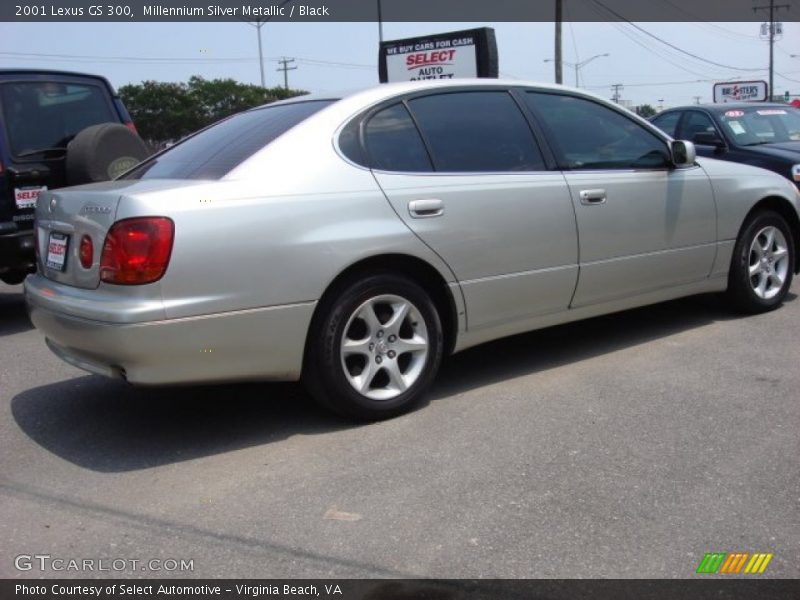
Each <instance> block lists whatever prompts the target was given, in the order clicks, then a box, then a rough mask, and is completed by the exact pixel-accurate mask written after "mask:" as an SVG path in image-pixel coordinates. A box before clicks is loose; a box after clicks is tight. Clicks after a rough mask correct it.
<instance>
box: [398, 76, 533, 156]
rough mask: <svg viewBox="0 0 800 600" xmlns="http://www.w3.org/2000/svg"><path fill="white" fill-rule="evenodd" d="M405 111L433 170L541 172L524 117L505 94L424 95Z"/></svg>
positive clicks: (531, 136)
mask: <svg viewBox="0 0 800 600" xmlns="http://www.w3.org/2000/svg"><path fill="white" fill-rule="evenodd" d="M409 106H410V107H411V112H413V113H414V117H415V118H416V119H417V123H418V124H419V127H420V129H421V130H422V133H423V135H424V136H425V138H426V140H427V141H428V143H429V144H430V148H431V152H432V153H433V162H434V166H435V167H436V170H437V171H450V172H454V171H534V170H544V168H545V165H544V161H543V159H542V155H541V154H540V152H539V149H538V147H537V146H536V142H535V140H534V138H533V134H532V133H531V130H530V127H528V123H527V121H526V120H525V117H523V116H522V112H521V111H520V110H519V107H518V106H517V105H516V103H515V102H514V100H513V99H512V98H511V96H510V95H509V94H508V93H507V92H505V91H486V92H459V93H452V94H438V95H435V96H425V97H423V98H416V99H414V100H411V101H410V102H409Z"/></svg>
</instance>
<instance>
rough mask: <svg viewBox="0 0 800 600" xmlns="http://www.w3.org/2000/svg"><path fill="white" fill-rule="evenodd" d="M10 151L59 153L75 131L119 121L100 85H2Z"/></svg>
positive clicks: (39, 154)
mask: <svg viewBox="0 0 800 600" xmlns="http://www.w3.org/2000/svg"><path fill="white" fill-rule="evenodd" d="M0 99H2V109H3V120H4V121H5V125H6V127H5V128H6V130H7V132H8V141H9V143H10V145H11V153H12V154H13V155H14V156H16V157H18V158H25V157H35V158H43V157H54V158H56V157H59V154H58V153H54V152H53V151H54V150H55V149H59V150H62V151H63V150H64V149H65V148H66V145H67V143H68V142H69V141H70V140H71V139H72V138H73V137H75V134H76V133H78V132H79V131H81V130H82V129H85V128H86V127H89V126H90V125H97V124H98V123H108V122H115V121H116V122H118V121H119V119H118V118H116V116H115V114H114V113H113V112H112V108H111V105H110V102H109V101H108V98H107V95H106V93H105V90H104V89H103V88H101V87H100V86H98V85H92V84H79V83H62V82H54V81H24V82H9V83H4V84H3V85H2V86H0Z"/></svg>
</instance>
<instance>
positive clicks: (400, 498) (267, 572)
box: [0, 283, 800, 578]
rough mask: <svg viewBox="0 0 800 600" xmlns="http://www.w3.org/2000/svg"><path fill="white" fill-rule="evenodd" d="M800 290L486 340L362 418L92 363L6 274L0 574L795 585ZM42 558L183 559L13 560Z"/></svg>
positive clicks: (677, 305) (682, 304) (299, 394)
mask: <svg viewBox="0 0 800 600" xmlns="http://www.w3.org/2000/svg"><path fill="white" fill-rule="evenodd" d="M799 285H800V284H798V283H795V284H794V286H793V289H792V291H793V293H790V295H789V298H788V301H787V303H786V304H785V306H784V307H783V308H782V309H780V310H778V311H776V312H773V313H770V314H766V315H760V316H756V317H746V318H745V317H739V316H736V315H732V314H731V313H729V312H728V311H726V310H725V308H724V306H723V305H722V304H721V303H720V301H719V300H718V299H717V298H715V297H698V298H692V299H687V300H680V301H676V302H670V303H666V304H661V305H657V306H654V307H649V308H645V309H639V310H635V311H629V312H626V313H621V314H618V315H611V316H607V317H602V318H598V319H593V320H591V321H586V322H582V323H575V324H571V325H567V326H561V327H556V328H551V329H548V330H544V331H540V332H534V333H531V334H526V335H522V336H517V337H514V338H510V339H507V340H502V341H498V342H494V343H491V344H487V345H484V346H481V347H478V348H474V349H472V350H469V351H466V352H464V353H462V354H460V355H457V356H455V357H453V358H452V359H451V360H450V361H449V362H448V363H447V364H446V366H445V367H444V370H443V372H442V373H441V375H440V377H439V380H438V383H437V384H436V385H435V387H434V389H433V392H432V394H431V397H430V401H429V402H428V403H427V404H426V405H425V406H423V407H422V408H421V409H419V410H417V411H415V412H413V413H411V414H408V415H405V416H403V417H401V418H398V419H394V420H391V421H388V422H383V423H377V424H369V425H353V424H350V423H347V422H343V421H341V420H339V419H337V418H335V417H333V416H330V415H328V414H327V413H325V412H324V411H322V410H321V409H318V408H317V407H316V406H315V405H314V404H313V403H312V402H311V400H310V399H308V398H307V396H306V394H305V393H304V392H303V390H302V389H301V388H300V387H299V386H298V385H294V384H264V385H255V384H247V385H231V386H208V387H191V388H173V389H138V388H133V387H130V386H127V385H126V384H123V383H120V382H115V381H110V380H106V379H103V378H101V377H97V376H93V375H88V374H86V373H83V372H82V371H79V370H77V369H74V368H72V367H70V366H68V365H66V364H64V363H62V362H60V361H59V360H58V359H57V358H56V357H55V356H53V355H52V354H51V353H50V352H49V350H47V348H46V347H45V345H44V341H43V338H42V336H41V335H40V334H39V333H38V332H37V331H35V330H33V329H32V328H31V325H30V323H29V321H28V319H27V316H26V314H25V308H24V303H23V300H22V296H21V293H20V291H21V286H16V287H9V286H4V285H2V284H0V400H1V401H2V416H1V417H0V444H1V445H2V448H1V449H0V465H1V466H0V495H1V496H2V499H1V500H0V539H2V540H3V542H2V548H3V552H2V557H1V558H0V577H12V578H13V577H41V576H44V577H55V576H68V577H77V576H83V577H86V576H98V575H101V576H102V575H106V574H108V575H112V576H129V575H135V576H158V577H163V576H180V577H236V578H240V577H242V578H243V577H339V578H360V577H370V578H371V577H447V578H482V577H501V578H539V577H543V578H549V577H567V578H572V577H603V578H607V577H620V578H628V577H631V578H645V577H659V578H660V577H665V578H673V577H691V576H693V575H694V572H695V569H696V568H697V566H698V564H699V562H700V560H701V559H702V558H703V556H704V554H705V553H706V552H712V551H723V552H737V551H742V552H772V553H774V558H773V559H772V561H771V563H770V564H769V566H768V569H767V571H766V572H765V574H764V575H763V576H764V577H789V578H795V577H798V576H800V518H798V517H800V510H799V507H800V469H798V467H797V465H798V458H800V442H799V441H798V440H799V436H798V431H800V402H798V400H800V368H798V364H799V363H800V343H798V342H799V341H800V336H799V335H798V333H800V300H798V294H800V287H798V286H799ZM35 554H48V555H50V556H51V557H54V558H55V557H59V558H63V559H84V558H98V559H99V558H105V559H108V560H114V559H125V560H127V561H131V560H138V561H148V560H151V559H159V560H162V561H166V560H170V559H174V560H178V561H179V560H181V559H183V560H192V561H193V567H194V569H193V571H190V572H173V571H169V572H166V571H161V572H152V571H148V570H145V571H142V570H141V566H139V565H140V564H141V563H138V564H137V565H136V567H135V568H134V567H130V566H129V565H126V567H125V569H124V570H123V571H121V572H111V573H80V572H78V573H75V572H63V571H62V572H56V571H53V570H45V571H40V570H39V569H38V568H37V567H36V566H35V565H34V568H33V569H32V570H31V571H19V570H17V568H15V565H14V562H15V560H14V559H15V557H17V556H19V555H35ZM118 564H119V563H118ZM170 564H171V563H170Z"/></svg>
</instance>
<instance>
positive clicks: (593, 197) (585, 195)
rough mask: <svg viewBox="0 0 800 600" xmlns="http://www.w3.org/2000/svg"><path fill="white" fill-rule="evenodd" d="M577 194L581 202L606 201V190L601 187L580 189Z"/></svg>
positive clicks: (596, 202)
mask: <svg viewBox="0 0 800 600" xmlns="http://www.w3.org/2000/svg"><path fill="white" fill-rule="evenodd" d="M578 196H580V198H581V204H605V201H606V191H605V190H601V189H596V190H581V191H580V192H579V193H578Z"/></svg>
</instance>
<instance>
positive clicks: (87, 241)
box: [78, 235, 94, 269]
mask: <svg viewBox="0 0 800 600" xmlns="http://www.w3.org/2000/svg"><path fill="white" fill-rule="evenodd" d="M78 257H79V258H80V260H81V266H82V267H83V268H84V269H88V268H90V267H91V266H92V262H94V244H93V243H92V238H90V237H89V236H88V235H84V236H83V237H82V238H81V245H80V246H79V248H78Z"/></svg>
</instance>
